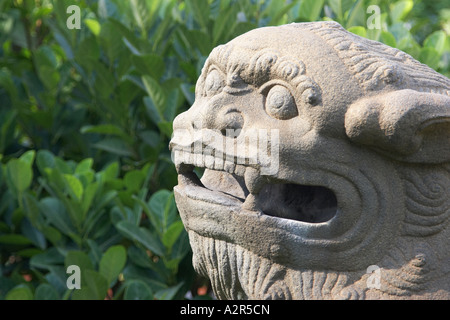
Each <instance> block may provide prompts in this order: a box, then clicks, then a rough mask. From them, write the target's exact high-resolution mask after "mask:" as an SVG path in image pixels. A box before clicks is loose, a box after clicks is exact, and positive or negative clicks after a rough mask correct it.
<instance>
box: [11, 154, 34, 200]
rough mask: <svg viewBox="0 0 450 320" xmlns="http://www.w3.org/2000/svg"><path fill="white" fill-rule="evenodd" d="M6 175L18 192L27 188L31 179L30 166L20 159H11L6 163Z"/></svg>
mask: <svg viewBox="0 0 450 320" xmlns="http://www.w3.org/2000/svg"><path fill="white" fill-rule="evenodd" d="M6 175H7V177H8V178H9V181H10V183H11V184H12V186H13V187H14V188H15V190H16V191H17V192H19V193H20V192H23V191H25V190H27V189H28V188H29V187H30V185H31V182H32V180H33V171H32V169H31V166H30V165H29V164H28V163H27V162H26V161H24V160H21V159H12V160H10V161H9V162H8V163H7V164H6Z"/></svg>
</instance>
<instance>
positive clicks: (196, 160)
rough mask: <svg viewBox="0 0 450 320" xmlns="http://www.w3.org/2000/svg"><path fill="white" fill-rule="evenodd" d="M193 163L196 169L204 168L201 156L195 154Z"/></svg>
mask: <svg viewBox="0 0 450 320" xmlns="http://www.w3.org/2000/svg"><path fill="white" fill-rule="evenodd" d="M193 162H194V165H195V166H196V167H200V168H204V167H205V158H204V157H203V155H201V154H195V155H194V161H193Z"/></svg>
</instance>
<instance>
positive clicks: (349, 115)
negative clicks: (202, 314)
mask: <svg viewBox="0 0 450 320" xmlns="http://www.w3.org/2000/svg"><path fill="white" fill-rule="evenodd" d="M173 126H174V135H173V138H172V140H171V142H170V148H171V150H172V155H173V161H174V163H175V165H176V168H177V172H178V174H179V176H178V177H179V178H178V179H179V180H178V185H177V186H176V187H175V188H174V192H175V199H176V203H177V207H178V209H179V212H180V215H181V217H182V220H183V223H184V225H185V228H186V230H187V231H188V233H189V239H190V243H191V246H192V250H193V264H194V267H195V269H196V271H197V272H198V273H200V274H202V275H204V276H206V277H208V278H209V279H210V280H211V284H212V288H213V290H214V293H215V295H216V296H217V298H219V299H450V229H449V216H450V80H449V79H448V78H446V77H445V76H443V75H441V74H439V73H437V72H435V71H434V70H432V69H431V68H429V67H427V66H426V65H423V64H421V63H419V62H418V61H416V60H414V59H413V58H412V57H411V56H409V55H408V54H406V53H404V52H402V51H400V50H397V49H394V48H391V47H388V46H386V45H384V44H381V43H379V42H376V41H371V40H367V39H364V38H361V37H359V36H357V35H354V34H352V33H350V32H348V31H346V30H345V29H344V28H342V27H341V26H340V25H339V24H338V23H335V22H312V23H293V24H289V25H283V26H279V27H265V28H259V29H255V30H252V31H250V32H248V33H245V34H243V35H241V36H239V37H237V38H235V39H234V40H232V41H230V42H229V43H227V44H225V45H220V46H218V47H217V48H215V49H214V50H213V51H212V52H211V54H210V56H209V57H208V59H207V61H206V62H205V65H204V67H203V70H202V74H201V76H200V78H199V79H198V82H197V85H196V97H195V103H194V104H193V106H192V107H191V108H190V109H189V110H188V111H186V112H184V113H182V114H180V115H179V116H178V117H177V118H176V119H175V121H174V123H173ZM195 168H199V169H204V173H203V176H202V178H201V179H199V178H198V177H197V175H196V173H195V171H194V169H195ZM195 170H198V169H195Z"/></svg>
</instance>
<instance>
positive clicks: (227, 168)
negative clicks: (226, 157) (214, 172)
mask: <svg viewBox="0 0 450 320" xmlns="http://www.w3.org/2000/svg"><path fill="white" fill-rule="evenodd" d="M235 168H236V165H235V164H234V163H233V162H230V161H225V165H224V166H223V170H224V171H226V172H228V173H234V169H235Z"/></svg>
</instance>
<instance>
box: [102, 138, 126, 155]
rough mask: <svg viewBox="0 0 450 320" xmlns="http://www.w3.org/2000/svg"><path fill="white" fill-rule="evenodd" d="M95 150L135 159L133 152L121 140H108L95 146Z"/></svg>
mask: <svg viewBox="0 0 450 320" xmlns="http://www.w3.org/2000/svg"><path fill="white" fill-rule="evenodd" d="M93 147H94V148H97V149H100V150H103V151H106V152H111V153H114V154H117V155H119V156H125V157H133V156H134V153H133V150H132V149H131V148H130V146H129V145H128V144H126V143H125V142H124V141H123V140H121V139H119V138H106V139H103V140H101V141H99V142H97V143H95V144H94V145H93Z"/></svg>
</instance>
